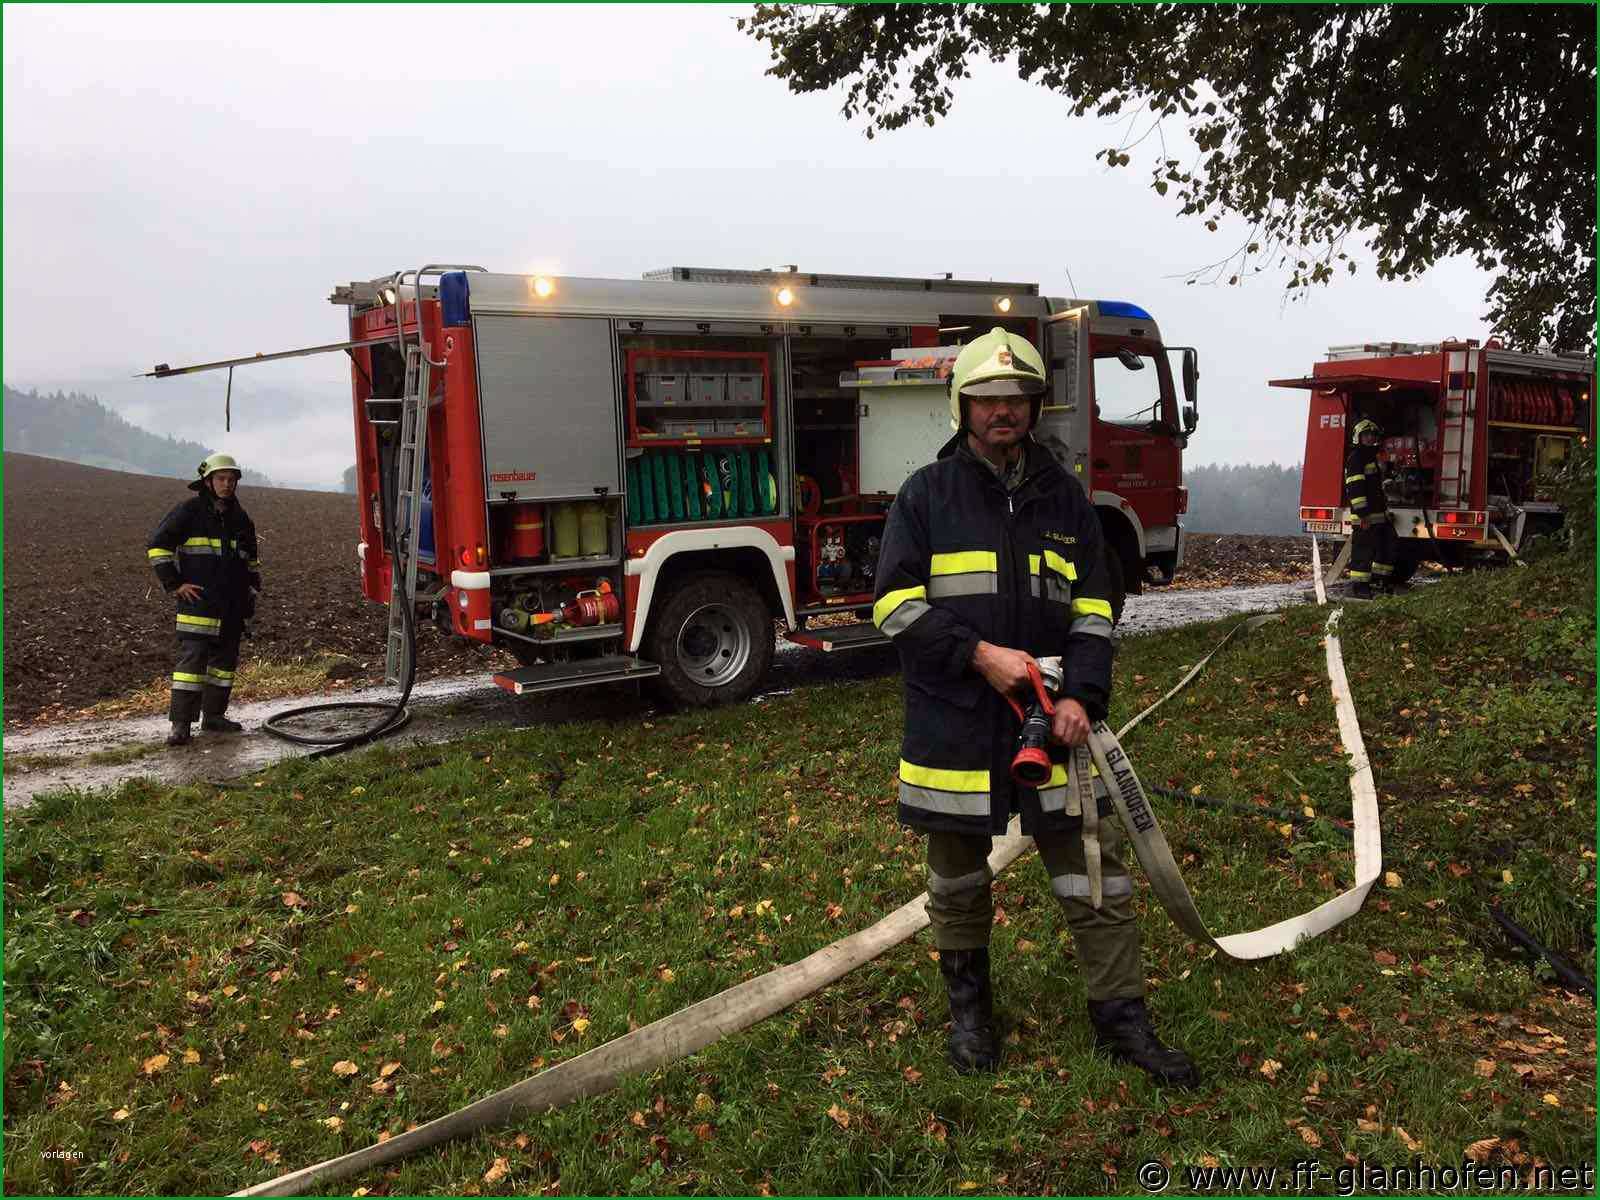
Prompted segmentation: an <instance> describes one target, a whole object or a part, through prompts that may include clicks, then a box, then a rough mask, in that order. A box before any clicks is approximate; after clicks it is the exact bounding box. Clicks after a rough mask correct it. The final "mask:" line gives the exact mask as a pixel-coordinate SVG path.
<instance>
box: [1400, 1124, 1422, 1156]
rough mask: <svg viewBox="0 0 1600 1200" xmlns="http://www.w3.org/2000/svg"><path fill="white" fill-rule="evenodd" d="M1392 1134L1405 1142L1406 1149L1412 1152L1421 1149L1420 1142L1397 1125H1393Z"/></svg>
mask: <svg viewBox="0 0 1600 1200" xmlns="http://www.w3.org/2000/svg"><path fill="white" fill-rule="evenodd" d="M1394 1135H1395V1137H1397V1138H1399V1139H1400V1140H1401V1141H1402V1142H1404V1143H1405V1144H1406V1149H1407V1150H1410V1151H1411V1152H1412V1153H1413V1154H1415V1153H1416V1152H1417V1151H1418V1150H1421V1149H1422V1143H1421V1142H1419V1141H1417V1139H1416V1138H1414V1137H1412V1136H1411V1135H1410V1134H1409V1133H1407V1132H1406V1131H1405V1130H1404V1129H1403V1128H1401V1127H1400V1126H1399V1125H1396V1126H1395V1127H1394Z"/></svg>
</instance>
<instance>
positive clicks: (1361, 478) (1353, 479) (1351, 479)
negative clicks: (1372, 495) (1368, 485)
mask: <svg viewBox="0 0 1600 1200" xmlns="http://www.w3.org/2000/svg"><path fill="white" fill-rule="evenodd" d="M1366 479H1367V477H1366V476H1365V475H1346V476H1345V477H1344V481H1345V482H1346V483H1365V482H1366Z"/></svg>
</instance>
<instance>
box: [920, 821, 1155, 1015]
mask: <svg viewBox="0 0 1600 1200" xmlns="http://www.w3.org/2000/svg"><path fill="white" fill-rule="evenodd" d="M1122 836H1123V835H1122V826H1121V824H1120V823H1119V822H1118V821H1117V820H1116V819H1115V818H1110V819H1103V820H1102V821H1101V823H1100V872H1101V906H1100V908H1098V909H1096V908H1094V907H1092V906H1091V905H1090V903H1089V875H1088V868H1087V866H1086V865H1085V862H1084V857H1083V838H1082V836H1081V835H1080V833H1079V832H1078V831H1077V830H1071V831H1069V832H1065V833H1044V834H1036V835H1035V836H1034V842H1035V844H1036V845H1037V846H1038V847H1039V860H1040V862H1042V863H1043V864H1044V869H1045V874H1046V875H1048V876H1049V878H1050V890H1051V891H1052V892H1054V893H1055V896H1056V899H1057V901H1058V902H1059V903H1060V905H1061V910H1062V912H1063V913H1064V914H1065V915H1066V918H1067V927H1068V928H1069V929H1071V930H1072V940H1073V943H1074V945H1075V946H1076V948H1077V953H1078V961H1079V962H1080V963H1081V964H1082V967H1083V977H1084V983H1085V986H1086V988H1087V990H1088V993H1089V999H1090V1000H1091V1001H1099V1000H1127V999H1133V998H1136V997H1141V996H1143V995H1144V965H1143V962H1142V960H1141V958H1140V953H1139V925H1138V920H1137V918H1136V917H1135V916H1134V912H1133V879H1132V877H1130V876H1129V874H1128V868H1127V867H1126V866H1124V865H1123V862H1122V859H1121V858H1120V857H1119V856H1118V853H1117V849H1118V846H1119V844H1120V843H1121V841H1122ZM992 840H993V839H991V838H989V837H985V836H973V835H969V834H960V833H930V834H928V923H929V924H930V925H931V926H932V928H933V944H934V945H935V946H937V947H938V948H939V949H940V950H976V949H979V948H981V947H984V946H987V945H988V944H989V931H990V927H991V926H992V925H993V923H994V899H993V897H992V896H991V894H990V885H991V884H992V883H993V881H994V876H993V875H992V874H991V873H990V871H989V863H988V858H989V851H990V849H991V845H992Z"/></svg>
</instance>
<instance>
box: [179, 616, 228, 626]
mask: <svg viewBox="0 0 1600 1200" xmlns="http://www.w3.org/2000/svg"><path fill="white" fill-rule="evenodd" d="M178 624H179V625H200V626H204V627H205V628H207V629H220V628H222V618H221V617H193V616H190V615H189V614H188V613H179V614H178Z"/></svg>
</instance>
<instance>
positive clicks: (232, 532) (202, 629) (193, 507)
mask: <svg viewBox="0 0 1600 1200" xmlns="http://www.w3.org/2000/svg"><path fill="white" fill-rule="evenodd" d="M148 553H149V556H150V565H151V566H152V567H154V568H155V572H156V578H158V579H159V580H161V586H162V587H164V588H166V590H167V591H169V592H171V591H174V590H176V589H177V587H178V585H179V584H183V583H197V584H199V585H200V587H201V588H202V589H203V590H202V591H201V593H200V595H199V597H198V598H197V599H194V600H179V601H178V633H179V635H180V636H185V637H217V636H219V635H220V634H221V632H222V623H223V620H224V618H227V617H232V618H233V619H235V620H244V619H248V618H249V617H251V616H253V615H254V610H255V600H254V597H253V596H252V595H251V590H252V589H255V590H257V591H259V590H260V588H261V562H260V560H259V559H258V557H257V549H256V527H255V525H254V523H252V522H251V520H250V514H249V513H247V512H245V511H244V509H243V507H241V506H240V504H239V502H238V501H237V500H229V501H228V502H227V504H226V506H225V507H224V508H223V510H222V511H221V512H220V513H219V512H218V511H217V510H216V506H215V505H214V503H213V502H212V500H211V498H210V497H209V496H207V495H199V496H195V497H193V498H191V499H189V500H185V501H184V502H183V503H182V504H180V505H178V507H177V508H175V509H173V510H172V511H171V512H169V513H168V514H167V515H166V516H165V517H164V518H163V519H162V521H161V524H160V525H157V526H156V531H155V532H154V533H152V534H151V535H150V542H149V546H148Z"/></svg>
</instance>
